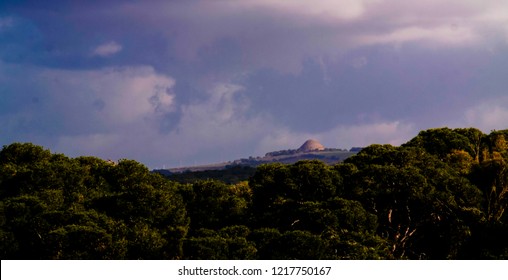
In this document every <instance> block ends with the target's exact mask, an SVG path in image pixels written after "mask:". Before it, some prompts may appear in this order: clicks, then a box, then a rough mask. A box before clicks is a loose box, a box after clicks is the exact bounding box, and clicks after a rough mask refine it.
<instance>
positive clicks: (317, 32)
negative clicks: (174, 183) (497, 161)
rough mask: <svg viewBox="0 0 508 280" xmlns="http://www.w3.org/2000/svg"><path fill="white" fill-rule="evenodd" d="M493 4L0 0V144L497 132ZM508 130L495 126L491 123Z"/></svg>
mask: <svg viewBox="0 0 508 280" xmlns="http://www.w3.org/2000/svg"><path fill="white" fill-rule="evenodd" d="M506 10H508V6H507V4H505V3H504V2H500V1H492V2H482V3H480V2H474V1H466V2H465V1H459V0H453V1H448V2H447V3H446V4H443V3H442V2H441V1H434V0H432V1H425V2H417V3H416V2H413V1H412V2H407V1H402V0H386V1H382V0H380V1H367V0H365V1H363V0H362V1H345V0H344V1H342V0H335V1H329V0H316V1H303V0H294V1H275V0H242V1H227V0H217V1H200V0H193V1H162V0H160V1H159V0H154V1H135V0H132V1H120V0H118V1H35V0H34V1H2V2H1V3H0V95H1V96H0V98H1V101H2V102H1V104H0V118H1V119H0V123H1V124H2V126H3V127H4V132H5V133H3V134H4V135H5V137H4V138H3V143H2V144H6V143H8V142H11V141H33V142H36V143H40V144H44V145H47V146H48V147H50V148H52V149H56V150H58V151H60V152H65V153H68V154H70V155H79V154H93V155H98V156H102V157H108V158H124V157H132V158H135V159H138V160H140V161H142V162H144V163H146V164H148V165H150V166H151V167H154V166H157V165H158V166H160V165H162V164H166V165H175V164H180V163H182V164H194V163H204V162H210V161H216V160H229V159H234V158H237V157H243V156H250V155H257V154H259V153H261V154H262V153H265V152H268V151H271V150H276V149H287V148H292V147H295V146H297V145H300V144H301V142H303V141H304V140H306V138H310V137H313V138H319V139H320V141H321V142H322V143H325V144H326V145H327V146H332V147H348V146H358V145H366V144H369V143H371V142H385V143H394V144H399V143H401V142H403V141H405V140H408V139H407V138H409V137H411V136H413V135H414V134H416V133H417V131H418V130H419V129H425V128H429V127H436V126H445V125H449V126H478V127H479V128H481V129H484V130H487V131H488V130H490V129H502V128H505V127H502V126H505V124H504V122H503V119H506V118H505V117H506V116H507V115H508V103H507V100H506V97H505V96H506V94H507V89H508V84H507V82H506V81H507V80H506V79H505V78H504V73H506V72H507V70H508V69H506V68H507V65H508V63H507V62H508V60H507V55H506V53H508V28H506V26H508V14H507V13H506V12H504V11H506ZM500 126H501V127H500Z"/></svg>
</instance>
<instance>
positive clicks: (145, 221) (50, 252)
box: [0, 128, 508, 260]
mask: <svg viewBox="0 0 508 280" xmlns="http://www.w3.org/2000/svg"><path fill="white" fill-rule="evenodd" d="M507 207H508V129H507V130H500V131H491V132H490V133H489V134H485V133H483V132H482V131H480V130H478V129H476V128H455V129H450V128H435V129H428V130H424V131H421V132H420V133H419V134H418V135H416V136H415V137H414V138H413V139H411V140H410V141H408V142H407V143H405V144H402V145H401V146H391V145H381V144H374V145H370V146H368V147H365V148H364V149H362V150H361V151H360V152H359V153H358V154H356V155H354V156H352V157H350V158H348V159H346V160H345V161H343V162H340V163H337V164H334V165H327V164H325V163H323V162H321V161H318V160H307V161H300V162H297V163H295V164H281V163H270V164H263V165H260V166H258V167H257V168H256V169H255V171H254V172H253V173H252V175H251V176H249V178H248V179H247V180H243V181H237V182H234V183H231V182H229V183H227V182H224V181H220V180H212V179H203V180H196V181H193V182H187V183H185V182H176V181H174V180H171V179H168V178H166V177H164V176H162V175H161V174H158V173H155V172H151V171H150V170H149V169H148V168H147V167H146V166H144V165H143V164H141V163H139V162H136V161H134V160H129V159H124V160H119V161H118V162H115V163H113V162H108V161H104V160H102V159H99V158H96V157H88V156H83V157H77V158H70V157H67V156H65V155H62V154H56V153H52V152H51V151H49V150H48V149H45V148H44V147H41V146H38V145H35V144H32V143H12V144H10V145H5V146H3V148H2V150H1V151H0V240H1V242H0V257H1V259H3V260H5V259H35V260H37V259H118V260H122V259H173V260H178V259H191V260H199V259H206V260H214V259H229V260H234V259H240V260H248V259H263V260H267V259H282V260H292V259H330V260H334V259H337V260H351V259H355V260H358V259H359V260H363V259H368V260H372V259H374V260H375V259H386V260H397V259H415V260H418V259H438V260H442V259H507V258H508V238H507V236H508V215H507V213H506V211H505V210H506V208H507Z"/></svg>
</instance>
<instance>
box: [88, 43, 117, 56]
mask: <svg viewBox="0 0 508 280" xmlns="http://www.w3.org/2000/svg"><path fill="white" fill-rule="evenodd" d="M122 49H123V47H122V45H120V44H118V43H117V42H115V41H111V42H108V43H104V44H102V45H100V46H97V47H96V48H95V49H94V50H93V52H92V56H101V57H108V56H112V55H114V54H116V53H118V52H120V51H122Z"/></svg>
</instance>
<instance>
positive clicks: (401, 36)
mask: <svg viewBox="0 0 508 280" xmlns="http://www.w3.org/2000/svg"><path fill="white" fill-rule="evenodd" d="M477 40H478V38H477V34H475V33H474V31H473V30H471V29H470V28H468V27H460V26H455V25H445V26H437V27H419V26H409V27H403V28H400V29H396V30H392V31H390V32H388V33H385V34H383V33H381V34H374V35H366V36H359V38H358V43H359V44H361V45H371V44H402V43H407V42H423V43H424V44H427V45H430V44H432V45H434V44H435V43H438V44H441V45H448V46H454V45H455V46H460V45H465V44H471V43H475V42H477Z"/></svg>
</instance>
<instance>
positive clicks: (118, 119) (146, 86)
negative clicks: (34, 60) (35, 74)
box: [39, 67, 175, 127]
mask: <svg viewBox="0 0 508 280" xmlns="http://www.w3.org/2000/svg"><path fill="white" fill-rule="evenodd" d="M39 78H40V79H41V80H42V81H41V83H44V86H45V87H46V88H47V89H48V92H49V93H50V95H51V96H52V99H53V101H54V102H55V104H60V105H62V106H61V107H57V108H55V110H58V111H61V112H63V113H64V114H65V115H67V117H69V116H71V117H73V118H75V119H76V120H79V119H85V120H96V121H99V122H100V124H101V126H110V127H114V126H117V125H122V124H128V123H132V122H137V121H138V120H140V119H143V118H149V117H153V116H156V115H157V114H158V113H165V112H169V111H171V110H172V108H173V107H174V104H173V103H174V94H172V93H171V88H172V87H173V86H174V84H175V81H174V80H173V79H172V78H170V77H167V76H164V75H160V74H157V73H155V71H154V70H153V68H151V67H124V68H105V69H100V70H80V71H71V70H50V69H47V70H44V71H43V72H42V73H41V74H40V77H39ZM56 106H58V105H56ZM77 114H81V115H82V116H77Z"/></svg>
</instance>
